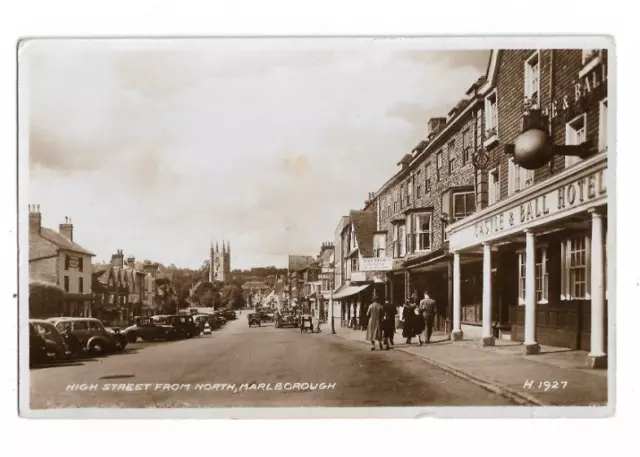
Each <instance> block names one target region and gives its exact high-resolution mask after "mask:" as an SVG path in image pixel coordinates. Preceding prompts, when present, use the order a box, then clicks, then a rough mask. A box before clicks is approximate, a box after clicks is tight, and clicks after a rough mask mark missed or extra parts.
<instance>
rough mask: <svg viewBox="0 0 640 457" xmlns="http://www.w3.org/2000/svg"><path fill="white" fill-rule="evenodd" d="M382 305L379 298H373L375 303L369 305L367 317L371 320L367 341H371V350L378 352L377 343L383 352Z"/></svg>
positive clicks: (368, 326) (375, 296) (368, 325)
mask: <svg viewBox="0 0 640 457" xmlns="http://www.w3.org/2000/svg"><path fill="white" fill-rule="evenodd" d="M382 310H383V308H382V305H381V304H380V303H378V296H377V295H374V296H373V303H371V304H370V305H369V309H368V310H367V317H368V318H369V322H368V324H367V341H371V350H372V351H375V350H376V341H377V342H378V344H379V345H380V350H382V329H381V325H380V324H381V321H382Z"/></svg>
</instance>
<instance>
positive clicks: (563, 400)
mask: <svg viewBox="0 0 640 457" xmlns="http://www.w3.org/2000/svg"><path fill="white" fill-rule="evenodd" d="M335 330H336V336H338V337H340V338H341V339H346V340H350V341H358V342H360V343H364V344H366V345H368V346H369V347H370V345H371V343H370V342H368V341H365V340H364V338H365V332H364V331H363V330H352V329H350V328H345V327H339V326H337V325H336V326H335ZM395 342H396V346H395V348H394V349H393V350H392V351H384V352H385V353H389V352H391V353H403V354H410V355H412V356H415V357H417V358H420V359H422V360H424V361H426V362H428V363H430V364H432V365H434V366H437V367H439V368H440V369H443V370H445V371H447V372H448V373H451V374H453V375H455V376H458V377H459V378H460V379H464V380H466V381H469V382H472V383H474V384H476V385H478V386H480V387H482V388H484V389H486V390H488V391H490V392H493V393H496V394H499V395H502V396H504V397H505V398H508V399H510V400H511V401H513V402H515V403H517V404H520V405H536V406H594V405H597V406H601V405H606V404H607V398H608V390H607V370H594V369H591V368H587V360H588V354H587V352H585V351H575V350H571V349H567V348H557V347H551V346H541V353H540V354H537V355H529V356H524V355H522V354H521V349H522V343H519V342H515V341H506V340H499V339H498V340H496V345H495V346H494V347H482V346H481V345H480V342H479V341H477V340H462V341H456V342H453V341H451V340H450V338H449V336H448V335H446V334H444V333H442V332H436V333H435V334H434V335H433V336H432V338H431V343H430V344H428V345H423V346H419V345H418V343H417V341H416V339H415V338H414V339H413V342H412V344H411V345H407V344H406V340H405V339H404V338H402V331H401V330H398V331H397V333H396V335H395Z"/></svg>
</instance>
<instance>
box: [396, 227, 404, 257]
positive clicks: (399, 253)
mask: <svg viewBox="0 0 640 457" xmlns="http://www.w3.org/2000/svg"><path fill="white" fill-rule="evenodd" d="M406 233H407V229H406V227H405V225H404V224H402V225H395V226H394V227H393V256H394V257H404V256H405V254H406V252H407V251H406V247H407V246H406V241H405V240H406Z"/></svg>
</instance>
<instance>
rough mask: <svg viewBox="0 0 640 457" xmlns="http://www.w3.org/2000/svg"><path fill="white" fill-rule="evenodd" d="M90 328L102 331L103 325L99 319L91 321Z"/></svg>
mask: <svg viewBox="0 0 640 457" xmlns="http://www.w3.org/2000/svg"><path fill="white" fill-rule="evenodd" d="M88 325H89V330H94V331H102V329H103V326H102V324H101V323H100V322H99V321H89V322H88Z"/></svg>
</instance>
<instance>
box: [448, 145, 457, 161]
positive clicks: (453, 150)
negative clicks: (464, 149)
mask: <svg viewBox="0 0 640 457" xmlns="http://www.w3.org/2000/svg"><path fill="white" fill-rule="evenodd" d="M455 153H456V142H455V140H451V141H449V144H448V145H447V155H448V156H449V160H451V158H452V157H455Z"/></svg>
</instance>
